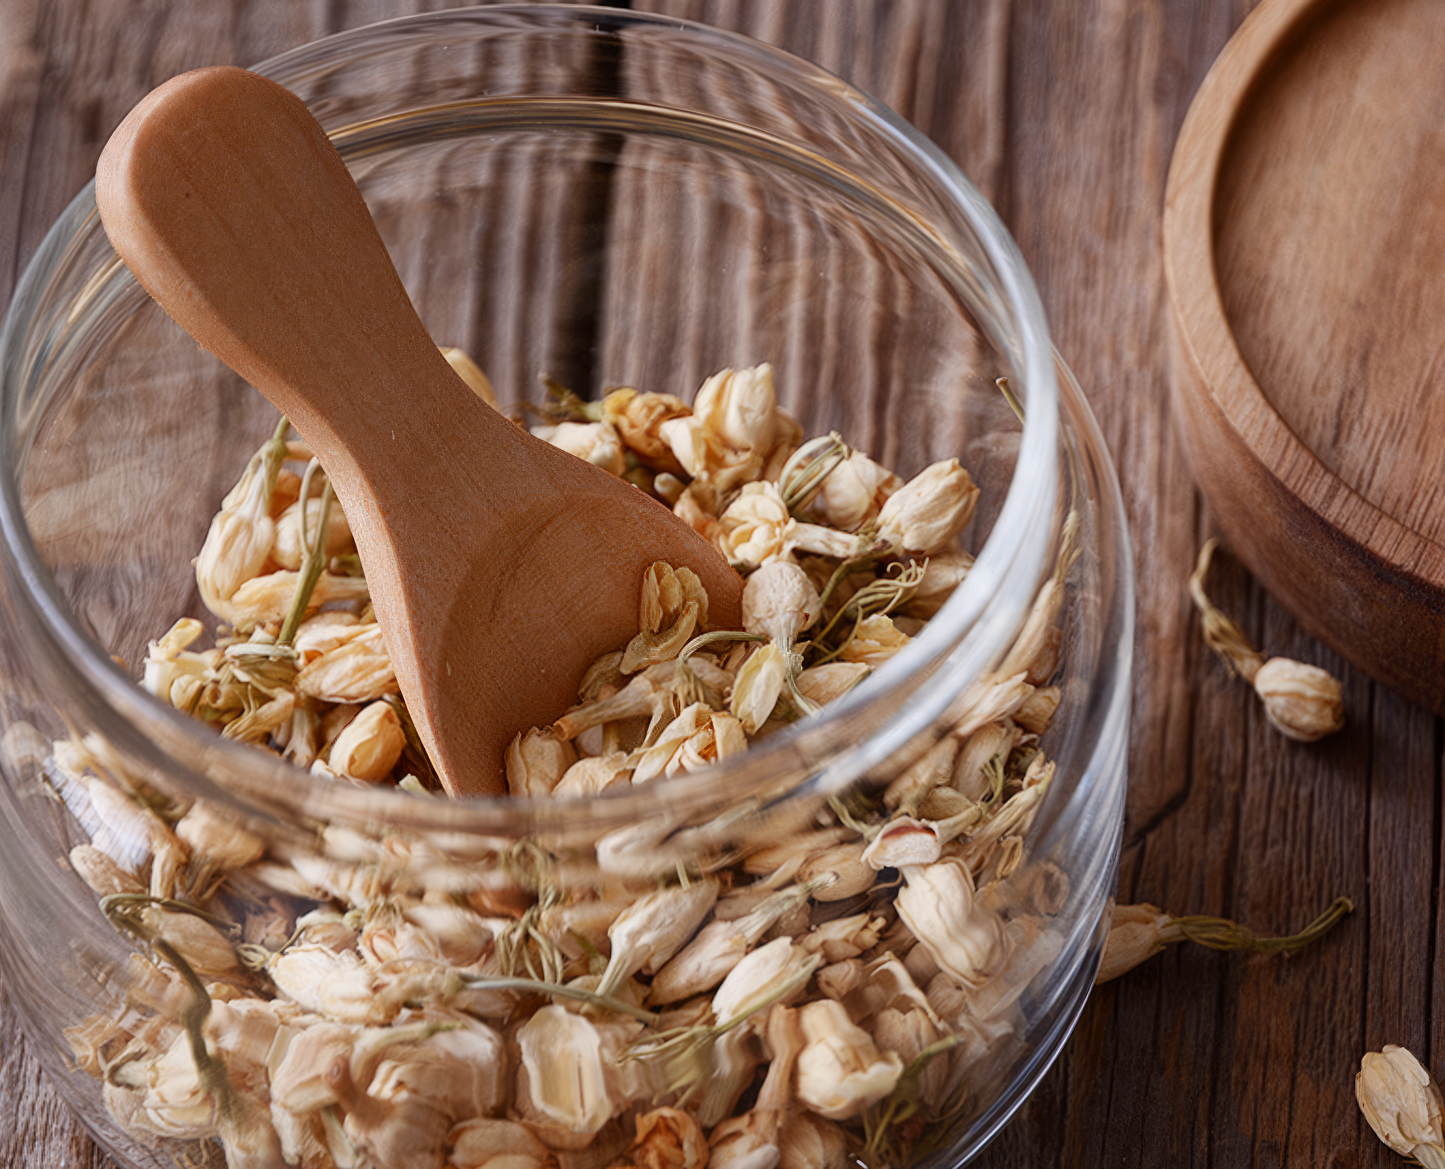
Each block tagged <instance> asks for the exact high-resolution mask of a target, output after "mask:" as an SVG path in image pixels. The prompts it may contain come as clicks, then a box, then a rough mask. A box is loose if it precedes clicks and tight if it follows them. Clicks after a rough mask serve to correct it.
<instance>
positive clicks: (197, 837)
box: [176, 800, 266, 869]
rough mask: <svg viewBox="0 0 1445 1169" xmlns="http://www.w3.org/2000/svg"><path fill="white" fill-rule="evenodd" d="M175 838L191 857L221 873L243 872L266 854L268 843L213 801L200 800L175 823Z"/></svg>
mask: <svg viewBox="0 0 1445 1169" xmlns="http://www.w3.org/2000/svg"><path fill="white" fill-rule="evenodd" d="M176 835H177V836H178V837H179V838H180V839H181V840H183V841H184V842H185V843H186V845H187V847H189V848H190V850H191V853H192V854H193V855H195V856H197V857H200V858H202V859H203V860H205V861H206V862H207V863H209V864H211V865H214V866H215V867H216V868H218V869H243V868H245V867H246V866H247V865H249V864H251V863H252V862H254V861H258V860H260V859H261V857H262V856H264V855H265V852H266V842H265V841H264V840H262V839H261V838H260V837H259V836H257V835H256V834H255V833H254V832H248V831H247V830H246V829H244V828H242V827H241V825H240V824H239V823H238V822H237V819H236V817H235V815H234V814H227V813H225V812H223V811H222V810H221V809H220V808H219V807H217V805H215V804H214V803H212V802H211V801H210V800H197V801H196V802H195V803H194V804H192V805H191V809H190V811H188V812H187V813H186V814H185V815H184V816H182V817H181V818H180V820H179V821H177V823H176Z"/></svg>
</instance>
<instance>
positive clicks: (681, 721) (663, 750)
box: [632, 702, 747, 783]
mask: <svg viewBox="0 0 1445 1169" xmlns="http://www.w3.org/2000/svg"><path fill="white" fill-rule="evenodd" d="M743 731H744V726H743V724H742V723H740V722H739V721H738V720H737V719H735V718H733V717H732V716H731V715H726V714H722V713H720V712H718V711H715V710H713V709H712V708H711V707H709V706H708V705H707V704H706V703H704V702H694V703H693V704H692V705H691V706H688V707H686V708H685V709H684V710H683V711H682V713H681V714H679V715H678V716H677V717H676V718H675V719H673V720H672V722H670V723H668V725H667V726H666V727H665V728H664V729H663V731H662V733H661V734H660V735H659V736H658V737H657V742H656V743H655V744H654V745H653V746H651V747H648V748H647V749H645V750H644V751H642V752H641V753H640V754H639V755H638V757H637V759H636V764H635V767H634V770H633V772H632V782H633V783H647V782H648V781H649V780H652V779H655V778H657V777H658V776H659V775H666V776H673V775H676V774H677V773H678V772H680V771H699V770H701V769H702V768H704V767H710V766H711V765H712V764H714V763H716V762H719V761H721V760H724V759H731V758H733V757H734V756H736V755H740V754H742V753H743V752H744V751H746V750H747V736H746V735H745V734H744V733H743Z"/></svg>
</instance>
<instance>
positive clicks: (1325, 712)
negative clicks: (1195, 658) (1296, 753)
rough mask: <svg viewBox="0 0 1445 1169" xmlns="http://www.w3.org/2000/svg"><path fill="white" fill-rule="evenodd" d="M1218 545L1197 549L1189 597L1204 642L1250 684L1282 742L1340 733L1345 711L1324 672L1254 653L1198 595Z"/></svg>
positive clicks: (1240, 632) (1337, 690)
mask: <svg viewBox="0 0 1445 1169" xmlns="http://www.w3.org/2000/svg"><path fill="white" fill-rule="evenodd" d="M1218 543H1219V541H1217V540H1209V541H1207V542H1206V543H1205V545H1204V547H1203V548H1201V549H1200V550H1199V561H1198V563H1197V564H1196V565H1195V568H1194V574H1193V575H1192V576H1191V577H1190V578H1189V593H1190V596H1192V597H1193V598H1194V604H1195V606H1196V607H1197V608H1198V609H1199V613H1200V616H1201V618H1202V620H1203V624H1204V640H1205V641H1206V642H1207V643H1208V645H1209V648H1210V649H1212V650H1214V652H1215V653H1217V654H1218V655H1219V656H1220V658H1221V659H1222V660H1223V661H1224V664H1225V666H1226V667H1228V669H1229V670H1230V672H1231V673H1236V674H1238V675H1239V676H1240V677H1241V678H1243V679H1244V680H1245V681H1246V682H1248V683H1250V684H1251V685H1252V686H1253V687H1254V690H1255V693H1256V694H1258V695H1259V697H1260V699H1261V700H1262V701H1263V702H1264V715H1265V718H1267V719H1268V720H1269V722H1270V725H1271V726H1273V727H1274V728H1275V730H1277V731H1279V732H1280V734H1282V735H1284V736H1286V737H1287V738H1291V739H1294V740H1296V741H1298V742H1301V743H1313V742H1315V741H1316V740H1318V739H1323V738H1324V737H1325V736H1326V735H1332V734H1334V733H1335V732H1336V731H1339V730H1342V729H1343V728H1344V725H1345V708H1344V700H1343V698H1342V692H1341V689H1340V683H1339V680H1338V679H1336V678H1335V677H1334V676H1333V675H1331V674H1330V673H1329V671H1327V670H1322V669H1320V668H1319V667H1318V666H1310V665H1306V664H1305V663H1304V662H1297V661H1294V660H1293V659H1291V658H1270V659H1269V660H1268V661H1266V660H1265V658H1264V655H1263V654H1261V653H1260V652H1259V651H1258V650H1256V649H1255V648H1254V647H1253V646H1252V645H1250V643H1249V639H1248V638H1247V637H1245V635H1244V630H1242V629H1240V627H1239V626H1238V625H1236V624H1235V623H1234V622H1233V621H1231V620H1230V619H1229V618H1228V617H1226V616H1225V615H1224V614H1223V613H1221V612H1220V611H1219V610H1218V609H1217V608H1215V607H1214V604H1213V603H1212V602H1211V601H1210V600H1209V597H1208V595H1207V594H1206V593H1205V591H1204V579H1205V577H1206V576H1207V575H1208V573H1209V564H1210V561H1211V560H1212V559H1213V557H1214V550H1215V548H1216V547H1217V546H1218Z"/></svg>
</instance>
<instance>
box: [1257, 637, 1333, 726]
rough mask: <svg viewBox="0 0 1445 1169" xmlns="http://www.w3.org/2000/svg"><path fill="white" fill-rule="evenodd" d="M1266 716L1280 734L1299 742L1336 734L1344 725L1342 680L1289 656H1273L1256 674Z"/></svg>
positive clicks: (1258, 691)
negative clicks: (1340, 681)
mask: <svg viewBox="0 0 1445 1169" xmlns="http://www.w3.org/2000/svg"><path fill="white" fill-rule="evenodd" d="M1254 689H1255V693H1256V694H1258V695H1259V696H1260V698H1261V699H1262V700H1263V701H1264V716H1265V718H1267V719H1269V721H1270V723H1271V724H1272V725H1273V726H1274V728H1275V730H1277V731H1279V732H1280V734H1282V735H1285V736H1287V737H1288V738H1291V739H1294V740H1295V741H1296V742H1300V743H1313V742H1314V741H1315V740H1317V739H1323V738H1324V737H1325V736H1326V735H1333V734H1334V733H1335V732H1336V731H1338V730H1342V729H1343V728H1344V725H1345V707H1344V702H1343V700H1342V698H1341V691H1340V683H1339V681H1338V680H1337V679H1336V678H1334V677H1333V676H1332V675H1331V674H1330V673H1329V671H1327V670H1322V669H1320V668H1319V667H1318V666H1307V665H1305V664H1304V663H1303V662H1296V661H1291V660H1290V659H1289V658H1270V659H1269V661H1267V662H1265V663H1264V665H1262V666H1260V668H1259V670H1258V671H1257V672H1256V673H1255V675H1254Z"/></svg>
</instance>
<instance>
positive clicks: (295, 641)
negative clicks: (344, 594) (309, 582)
mask: <svg viewBox="0 0 1445 1169" xmlns="http://www.w3.org/2000/svg"><path fill="white" fill-rule="evenodd" d="M360 625H361V620H360V618H358V617H357V616H356V614H355V613H348V612H346V611H345V610H344V609H328V610H326V612H324V613H317V614H315V615H314V616H311V617H308V618H306V620H304V621H303V622H301V624H300V625H299V626H298V627H297V629H296V636H295V637H293V638H292V639H291V648H292V649H294V650H295V651H296V655H297V657H298V658H300V659H301V661H302V663H303V664H304V663H306V662H310V661H314V660H315V659H316V658H319V657H320V656H321V655H322V654H324V653H325V652H326V651H327V650H331V649H335V648H336V647H337V646H339V645H345V644H346V642H348V641H350V640H351V639H352V638H353V637H354V636H356V634H357V633H358V632H360V629H359V626H360Z"/></svg>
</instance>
